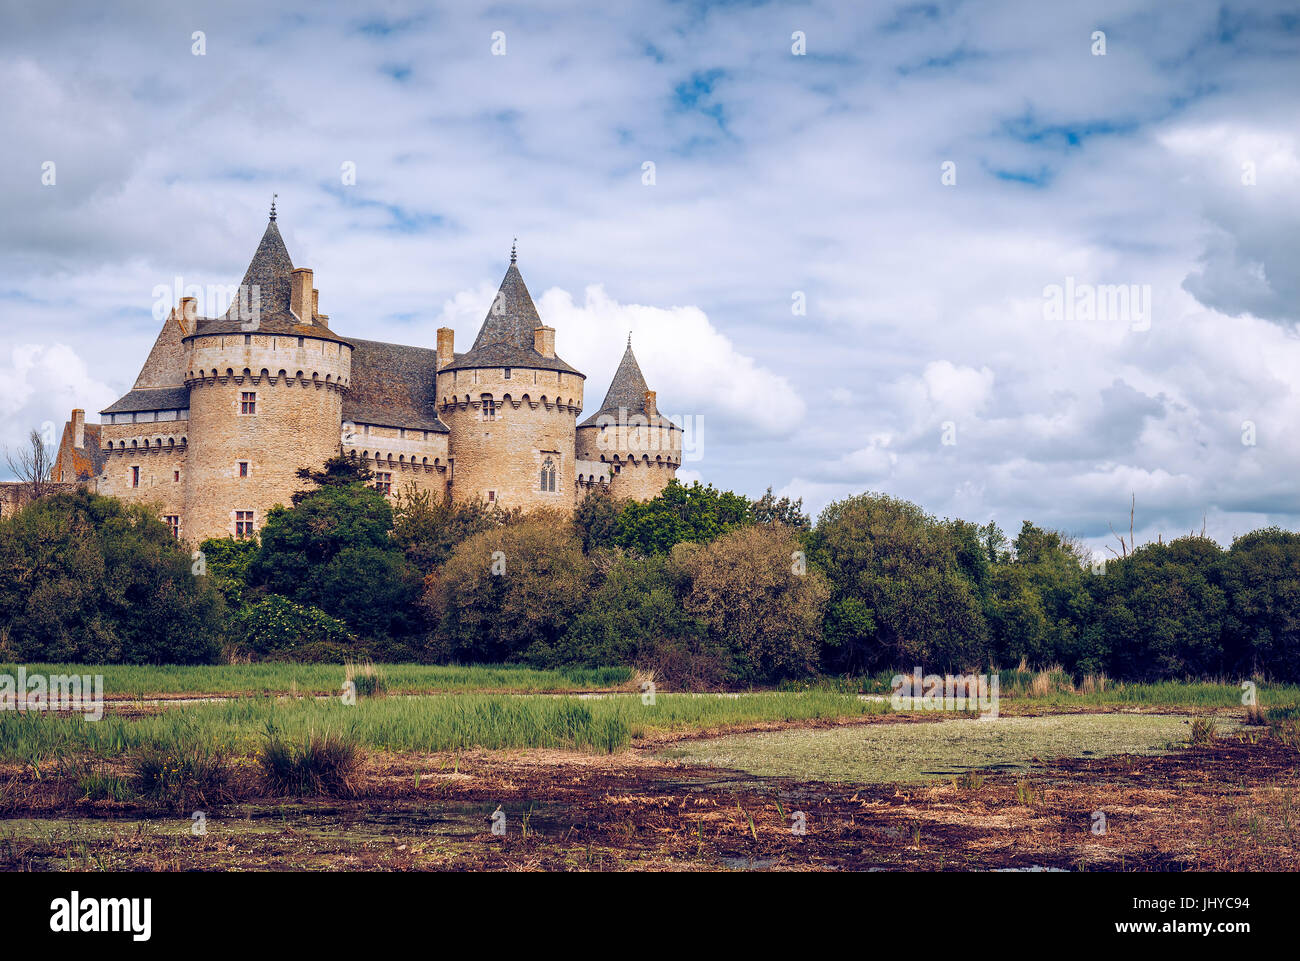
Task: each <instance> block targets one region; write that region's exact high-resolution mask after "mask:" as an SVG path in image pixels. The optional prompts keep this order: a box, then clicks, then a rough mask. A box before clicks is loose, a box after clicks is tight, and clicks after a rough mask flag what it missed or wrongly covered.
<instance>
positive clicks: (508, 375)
mask: <svg viewBox="0 0 1300 961" xmlns="http://www.w3.org/2000/svg"><path fill="white" fill-rule="evenodd" d="M509 379H510V368H509V367H507V368H506V380H509Z"/></svg>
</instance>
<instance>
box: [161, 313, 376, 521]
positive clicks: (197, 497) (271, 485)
mask: <svg viewBox="0 0 1300 961" xmlns="http://www.w3.org/2000/svg"><path fill="white" fill-rule="evenodd" d="M191 343H192V345H193V346H192V348H191V353H190V372H189V376H188V377H187V380H186V384H187V386H188V387H189V388H190V420H189V423H190V443H189V452H188V459H187V461H188V462H187V465H186V470H185V475H184V476H185V505H186V509H185V513H184V520H183V536H184V537H185V539H186V540H189V541H191V542H194V543H197V542H198V541H201V540H203V539H204V538H208V537H225V536H233V535H234V534H235V532H236V528H235V523H236V512H237V511H252V512H253V525H254V528H255V529H259V530H260V529H261V527H262V525H263V524H264V523H265V521H266V513H267V511H268V510H269V509H270V508H271V507H273V506H274V505H276V504H284V505H286V506H288V505H289V504H291V503H292V495H293V494H294V492H296V491H298V490H300V489H302V487H303V481H302V480H300V479H299V478H298V476H297V471H298V469H299V468H301V467H319V466H320V465H321V464H323V463H324V462H325V461H326V460H328V459H329V458H330V457H333V456H334V455H336V454H337V453H338V452H339V439H340V425H341V424H342V419H343V394H342V391H343V389H344V388H345V386H346V384H347V383H348V382H349V380H350V378H351V348H350V347H348V346H347V345H345V344H339V343H338V342H336V341H329V340H323V339H315V338H311V337H306V338H299V337H292V336H286V335H271V334H243V335H223V336H211V337H197V338H194V339H193V340H192V341H191ZM214 372H215V373H214ZM245 392H250V393H252V394H253V395H254V403H255V407H254V412H253V413H251V414H247V413H241V405H242V404H243V402H244V401H243V394H244V393H245ZM241 462H243V463H247V465H248V468H247V475H246V476H241V472H240V464H241Z"/></svg>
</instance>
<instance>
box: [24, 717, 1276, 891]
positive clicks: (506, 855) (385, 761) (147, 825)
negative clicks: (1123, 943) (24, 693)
mask: <svg viewBox="0 0 1300 961" xmlns="http://www.w3.org/2000/svg"><path fill="white" fill-rule="evenodd" d="M805 726H807V725H805ZM758 727H761V728H762V729H764V730H771V729H772V728H773V727H774V725H770V724H769V725H761V726H756V727H755V729H758ZM681 738H682V736H681V735H678V736H676V737H657V738H654V739H649V740H643V741H639V742H637V743H636V744H635V745H634V747H633V748H632V749H630V750H627V751H623V752H620V753H618V754H614V755H594V754H575V753H569V752H563V751H539V750H529V751H501V752H471V753H462V754H459V755H451V754H430V755H385V754H373V753H372V754H371V755H370V756H369V757H367V758H366V760H365V763H364V768H363V771H362V775H361V777H360V779H359V782H358V794H357V796H356V797H355V798H351V799H346V800H341V799H311V800H282V799H264V798H256V797H245V798H244V799H243V800H241V801H239V802H237V803H230V804H225V805H221V806H216V807H213V808H212V809H211V810H207V811H204V812H202V813H203V817H202V819H201V820H202V827H203V829H204V833H196V828H195V825H196V824H198V823H199V822H198V821H196V820H195V819H194V818H193V814H194V812H189V811H160V810H157V809H155V808H151V807H147V806H141V805H139V804H134V803H127V802H116V801H107V800H102V801H89V800H84V799H76V798H75V797H73V796H72V795H71V794H70V793H69V789H68V785H67V784H66V783H62V782H61V781H60V779H59V778H58V777H57V776H54V775H52V774H50V773H48V772H46V773H44V774H43V775H41V776H40V777H39V778H38V777H36V776H35V774H34V773H33V772H32V771H31V769H29V768H19V767H17V766H10V767H8V768H0V869H4V870H61V869H73V870H87V869H88V870H99V869H103V870H181V871H184V870H295V869H310V870H425V869H434V870H484V869H487V870H755V869H756V870H801V871H802V870H905V871H934V870H990V869H1021V870H1028V869H1060V870H1089V871H1098V870H1102V871H1116V870H1123V871H1151V870H1161V871H1163V870H1185V869H1191V870H1251V871H1260V870H1300V837H1298V836H1297V830H1298V829H1300V803H1298V799H1300V793H1298V791H1297V789H1298V788H1300V751H1297V750H1296V749H1295V748H1294V747H1291V746H1288V745H1287V744H1284V743H1282V742H1280V741H1278V740H1276V739H1273V738H1272V737H1270V736H1269V735H1268V734H1267V733H1266V732H1262V731H1250V732H1245V733H1243V734H1241V735H1239V736H1232V737H1221V738H1219V739H1218V740H1216V741H1215V742H1213V743H1212V744H1210V745H1206V746H1201V747H1195V748H1191V747H1189V748H1183V749H1179V750H1177V751H1174V752H1172V753H1169V754H1163V755H1154V756H1119V757H1112V758H1105V759H1058V760H1054V761H1053V760H1047V759H1040V763H1039V764H1038V765H1037V766H1036V767H1035V768H1034V769H1033V770H1032V771H1030V772H1028V773H1023V772H1022V773H1018V774H1016V773H990V774H987V775H985V776H983V777H982V779H981V778H979V777H976V778H966V779H961V778H958V779H955V780H944V781H938V782H932V783H919V784H875V785H860V786H853V785H848V786H846V785H828V784H821V783H816V782H799V781H793V780H790V779H785V778H760V777H754V776H750V775H747V774H744V773H741V772H734V771H727V770H720V769H713V768H700V767H696V766H688V765H685V764H683V763H681V762H678V761H675V760H672V759H671V758H666V757H664V756H663V753H664V751H665V750H666V749H668V748H671V742H672V741H674V740H680V739H681ZM243 763H245V764H248V765H251V763H252V762H251V761H246V762H243ZM72 793H74V794H75V792H72ZM498 811H499V812H500V813H499V814H496V817H495V818H494V813H496V812H498ZM1097 812H1101V814H1103V815H1104V818H1105V820H1104V832H1102V831H1100V830H1098V829H1099V828H1101V827H1102V826H1103V825H1102V824H1101V822H1100V820H1099V818H1098V816H1097ZM799 815H802V817H800V816H799ZM494 821H495V822H496V823H497V824H498V825H500V828H501V829H503V830H504V833H493V830H492V827H493V823H494ZM800 825H802V826H803V827H804V829H805V833H798V831H797V828H798V827H799V826H800Z"/></svg>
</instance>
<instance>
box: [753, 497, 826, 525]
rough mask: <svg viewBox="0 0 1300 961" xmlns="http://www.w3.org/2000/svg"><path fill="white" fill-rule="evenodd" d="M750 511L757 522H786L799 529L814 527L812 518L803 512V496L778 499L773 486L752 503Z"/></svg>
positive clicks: (785, 523)
mask: <svg viewBox="0 0 1300 961" xmlns="http://www.w3.org/2000/svg"><path fill="white" fill-rule="evenodd" d="M750 513H751V514H752V516H753V518H754V523H756V524H784V525H785V526H786V527H791V528H794V529H795V530H797V531H806V530H811V529H812V520H811V519H810V518H809V517H808V515H807V514H805V513H804V512H803V498H802V497H800V498H799V499H798V500H793V501H792V500H790V498H788V497H782V498H781V499H780V500H777V498H776V496H775V495H774V494H773V493H772V488H770V487H769V488H768V489H767V492H766V493H765V494H764V495H763V496H762V497H760V498H759V499H758V500H756V501H754V502H753V503H751V504H750Z"/></svg>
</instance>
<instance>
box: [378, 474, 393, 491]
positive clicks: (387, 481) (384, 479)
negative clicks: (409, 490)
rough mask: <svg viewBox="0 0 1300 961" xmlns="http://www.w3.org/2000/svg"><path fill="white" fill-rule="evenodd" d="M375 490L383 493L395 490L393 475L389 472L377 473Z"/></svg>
mask: <svg viewBox="0 0 1300 961" xmlns="http://www.w3.org/2000/svg"><path fill="white" fill-rule="evenodd" d="M375 490H377V491H379V493H381V494H391V493H392V492H393V475H392V474H390V473H388V472H380V473H377V474H375Z"/></svg>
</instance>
